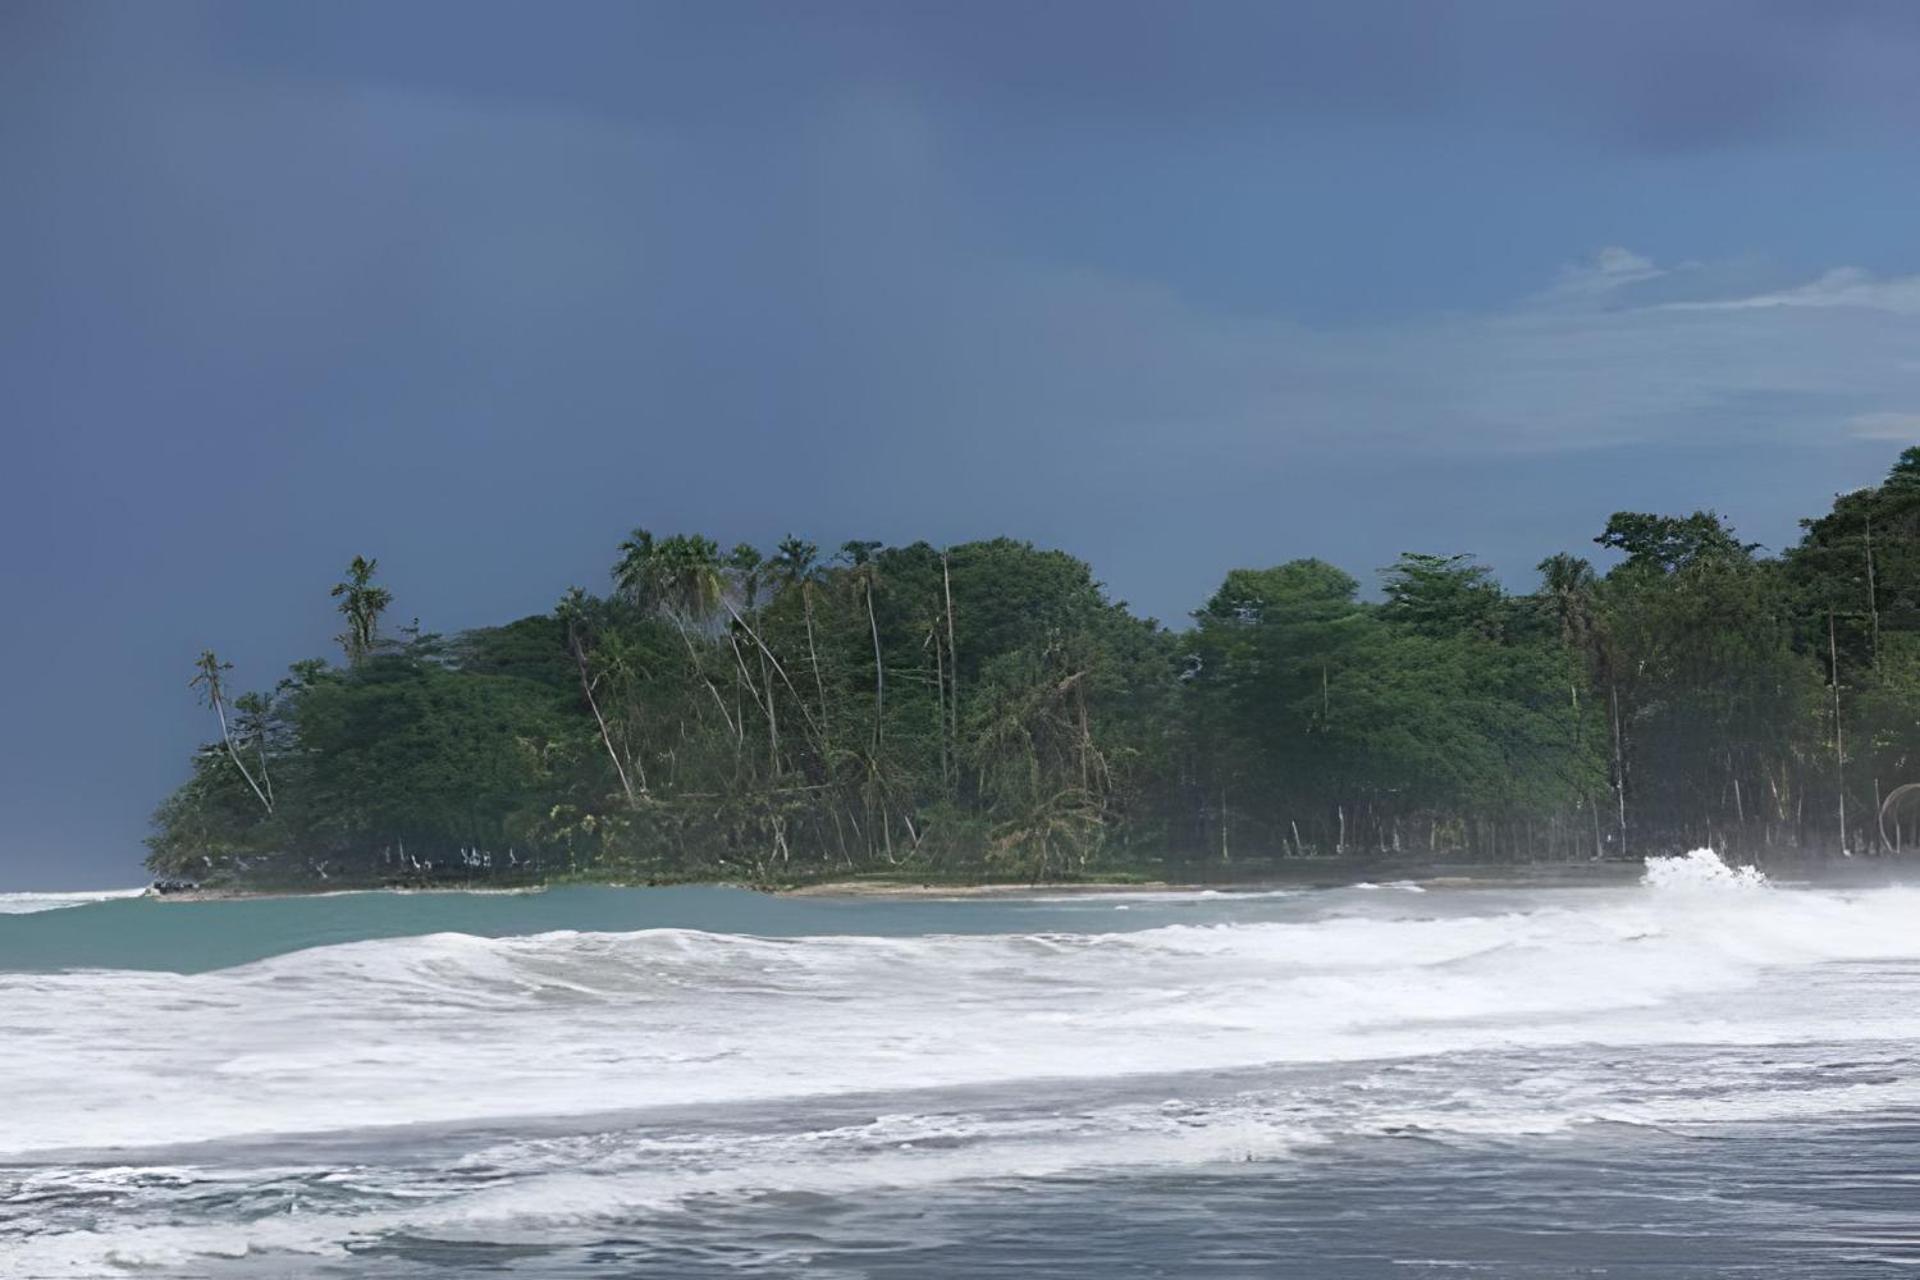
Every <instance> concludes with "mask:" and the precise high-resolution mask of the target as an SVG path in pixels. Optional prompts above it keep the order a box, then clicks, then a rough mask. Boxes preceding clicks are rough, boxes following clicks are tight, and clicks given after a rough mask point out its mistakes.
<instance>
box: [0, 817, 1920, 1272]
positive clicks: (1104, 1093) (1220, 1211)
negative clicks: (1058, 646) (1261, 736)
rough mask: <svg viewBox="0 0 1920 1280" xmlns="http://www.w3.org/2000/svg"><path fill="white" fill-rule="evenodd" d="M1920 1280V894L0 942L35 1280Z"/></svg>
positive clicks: (229, 919)
mask: <svg viewBox="0 0 1920 1280" xmlns="http://www.w3.org/2000/svg"><path fill="white" fill-rule="evenodd" d="M1916 1267H1920V890H1916V889H1914V888H1909V887H1903V886H1901V885H1898V884H1890V883H1888V884H1878V885H1858V884H1856V885H1848V886H1832V885H1828V886H1822V885H1809V884H1794V883H1785V882H1775V883H1769V882H1767V881H1765V880H1764V879H1762V878H1760V877H1757V876H1754V875H1751V874H1739V873H1735V872H1733V871H1730V870H1729V869H1728V868H1727V867H1725V866H1724V865H1722V864H1721V863H1720V862H1719V860H1718V859H1716V858H1714V857H1713V855H1712V854H1710V853H1705V852H1701V853H1696V854H1692V855H1689V856H1688V857H1686V858H1676V859H1664V860H1656V861H1654V862H1651V863H1649V865H1648V868H1647V870H1646V873H1645V875H1644V876H1630V877H1626V878H1622V879H1620V880H1619V881H1618V882H1616V883H1606V884H1580V885H1554V884H1546V885H1538V886H1533V885H1504V886H1502V885H1497V884H1496V885H1481V886H1475V885H1447V886H1425V885H1421V884H1415V883H1410V882H1395V883H1385V884H1365V885H1354V886H1348V887H1344V888H1331V889H1306V888H1298V889H1272V890H1263V891H1242V892H1228V891H1185V892H1167V893H1152V892H1138V893H1111V894H1064V893H1048V892H1044V891H1036V892H1033V893H1029V894H1021V895H1015V896H995V897H986V898H956V899H924V898H914V899H882V898H874V899H858V900H856V899H836V898H777V897H770V896H767V895H762V894H755V893H750V892H747V891H742V890H733V889H720V888H676V889H615V888H567V889H555V890H551V891H548V892H544V893H533V894H502V895H484V894H459V893H435V894H404V895H402V894H340V895H332V896H323V897H302V898H285V899H251V900H234V901H216V902H196V903H166V902H158V901H153V900H150V899H141V898H128V897H124V896H118V897H115V896H107V895H83V894H70V895H30V894H10V895H0V1275H4V1276H8V1277H21V1278H23V1280H26V1278H33V1280H38V1278H39V1277H56V1276H57V1277H73V1276H85V1277H95V1276H126V1275H138V1276H157V1277H173V1276H204V1277H245V1276H271V1277H346V1276H352V1277H374V1278H381V1277H438V1278H441V1280H451V1278H454V1277H467V1276H503V1277H586V1276H596V1277H598V1276H668V1277H683V1276H684V1277H708V1276H713V1277H718V1276H729V1277H760V1276H787V1275H808V1276H825V1277H849V1278H852V1277H902V1278H904V1277H945V1276H954V1277H959V1276H1008V1277H1011V1276H1022V1277H1033V1276H1062V1277H1101V1278H1102V1280H1111V1278H1113V1277H1149V1276H1164V1277H1182V1276H1284V1277H1302V1278H1303V1280H1304V1278H1313V1280H1328V1278H1334V1280H1337V1278H1341V1277H1374V1276H1379V1277H1426V1276H1444V1277H1450V1278H1451V1277H1462V1276H1489V1277H1595V1276H1610V1277H1646V1278H1648V1280H1652V1278H1656V1277H1658V1278H1662V1280H1665V1278H1671V1277H1690V1276H1701V1277H1705V1276H1713V1277H1780V1276H1796V1277H1798V1276H1835V1277H1842V1276H1845V1277H1854V1276H1861V1275H1868V1274H1876V1273H1885V1274H1889V1275H1905V1274H1913V1272H1914V1269H1915V1268H1916Z"/></svg>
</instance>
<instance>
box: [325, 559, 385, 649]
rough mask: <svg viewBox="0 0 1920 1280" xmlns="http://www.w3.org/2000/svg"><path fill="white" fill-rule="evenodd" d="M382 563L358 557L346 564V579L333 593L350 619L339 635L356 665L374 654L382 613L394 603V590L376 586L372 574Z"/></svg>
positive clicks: (336, 584) (335, 585)
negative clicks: (344, 629)
mask: <svg viewBox="0 0 1920 1280" xmlns="http://www.w3.org/2000/svg"><path fill="white" fill-rule="evenodd" d="M379 565H380V562H379V561H378V560H369V559H367V557H365V556H355V557H354V558H353V561H352V563H350V564H349V565H347V579H346V581H345V582H336V583H334V584H333V592H332V595H333V597H334V598H335V599H336V600H339V601H340V612H341V613H343V614H345V615H346V619H347V629H346V631H344V632H343V633H341V635H340V636H339V640H340V644H341V647H342V648H344V649H345V650H346V653H347V661H348V662H349V663H351V664H354V665H358V664H359V663H360V662H361V661H362V660H363V659H365V658H366V657H367V656H368V655H369V654H371V653H372V652H373V649H374V646H375V645H376V644H378V643H379V640H380V615H381V614H382V613H385V612H386V610H387V606H388V605H390V604H392V603H393V592H391V591H389V590H387V589H386V588H385V587H376V586H374V585H373V575H374V573H375V572H376V571H377V570H378V568H379Z"/></svg>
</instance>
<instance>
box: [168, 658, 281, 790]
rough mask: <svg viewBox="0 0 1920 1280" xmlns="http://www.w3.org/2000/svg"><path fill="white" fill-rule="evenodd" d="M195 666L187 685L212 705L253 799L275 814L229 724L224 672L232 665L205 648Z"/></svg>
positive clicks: (229, 756) (223, 740) (222, 737)
mask: <svg viewBox="0 0 1920 1280" xmlns="http://www.w3.org/2000/svg"><path fill="white" fill-rule="evenodd" d="M193 665H194V669H195V670H196V671H198V672H199V674H198V675H196V676H195V677H194V678H193V679H191V680H189V681H187V688H189V689H198V690H200V696H201V698H202V699H204V700H205V702H206V704H207V705H208V706H210V707H212V708H213V714H214V715H216V716H218V717H219V719H220V741H222V742H223V743H225V744H226V747H227V758H228V759H230V760H232V761H233V767H234V768H236V769H238V770H239V771H240V776H241V777H242V778H245V779H246V780H247V786H248V787H250V788H252V790H253V794H254V798H255V799H257V800H259V801H260V804H261V806H262V807H263V808H265V809H266V811H267V812H268V813H272V812H273V801H272V800H271V799H269V798H268V796H267V793H266V792H265V791H264V790H262V789H261V787H260V784H259V783H258V782H256V781H254V777H253V774H252V772H251V771H250V770H249V769H248V768H247V762H246V761H245V760H243V759H241V757H240V749H239V748H238V747H236V746H234V745H233V731H232V730H231V729H229V728H228V727H227V690H226V680H225V677H224V674H223V673H225V672H228V671H231V670H233V664H232V663H231V662H222V661H220V659H219V658H218V657H217V656H216V655H215V654H214V652H213V650H211V649H202V650H201V651H200V660H199V661H198V662H196V663H194V664H193Z"/></svg>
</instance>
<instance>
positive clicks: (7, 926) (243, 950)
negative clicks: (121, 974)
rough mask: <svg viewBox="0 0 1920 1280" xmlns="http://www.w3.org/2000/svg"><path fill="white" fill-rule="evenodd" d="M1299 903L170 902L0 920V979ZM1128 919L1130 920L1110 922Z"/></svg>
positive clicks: (1167, 919) (578, 891)
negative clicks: (470, 946) (381, 950)
mask: <svg viewBox="0 0 1920 1280" xmlns="http://www.w3.org/2000/svg"><path fill="white" fill-rule="evenodd" d="M1301 894H1302V891H1275V892H1274V893H1271V894H1263V893H1224V892H1219V891H1204V890H1201V891H1192V892H1188V893H1183V894H1178V895H1173V896H1166V895H1157V894H1151V893H1138V894H1129V893H1120V894H1118V895H1111V894H1096V895H1087V894H1072V893H1068V894H1047V893H1035V894H1032V895H1025V896H1019V897H1005V898H1002V897H984V898H950V899H939V898H934V899H927V898H912V897H895V898H887V899H884V900H882V899H873V898H854V897H785V896H776V895H773V894H767V893H758V892H755V891H753V890H749V889H736V888H727V887H717V886H709V885H690V886H675V887H669V888H657V889H648V888H614V887H608V886H591V885H583V886H569V887H566V888H558V889H547V890H543V891H539V892H530V893H462V892H457V891H450V892H444V893H380V892H369V893H340V894H315V895H305V896H299V897H285V898H236V899H226V900H211V901H179V900H175V901H167V900H165V899H159V898H129V899H122V900H115V901H106V902H95V903H89V904H87V905H84V906H78V907H67V908H63V909H60V910H52V911H40V912H35V913H32V914H21V915H0V970H16V971H48V970H59V969H82V968H87V969H95V968H97V969H151V970H162V971H166V972H171V973H203V972H206V971H207V970H211V969H224V968H229V967H231V966H234V965H240V964H246V963H249V962H251V961H255V960H264V959H266V958H268V957H270V956H277V955H284V954H286V953H288V952H293V951H304V950H307V949H309V948H313V947H326V946H333V945H337V944H340V943H347V942H366V941H372V940H377V939H382V938H405V937H414V936H418V935H422V934H435V933H460V934H468V935H471V936H474V937H481V938H506V937H515V936H526V935H532V934H540V933H552V932H559V931H575V932H583V933H630V932H635V931H639V930H645V929H669V928H671V929H693V930H702V931H706V932H711V933H732V934H752V935H755V936H758V937H768V938H793V937H825V936H833V935H843V934H868V935H873V936H886V937H900V936H911V935H915V934H931V933H956V934H994V933H1046V932H1051V931H1056V930H1064V931H1068V932H1075V931H1085V930H1087V929H1089V928H1090V927H1097V928H1098V929H1099V930H1101V931H1103V932H1131V931H1135V930H1139V929H1147V928H1153V927H1155V926H1156V925H1163V924H1168V923H1175V922H1182V921H1193V920H1201V919H1204V920H1207V921H1224V920H1231V919H1236V918H1252V917H1256V916H1258V915H1259V914H1260V913H1261V911H1262V909H1263V907H1265V906H1267V905H1270V904H1273V903H1276V902H1277V901H1279V900H1280V899H1281V898H1295V897H1299V896H1301ZM1122 907H1124V908H1125V910H1119V908H1122Z"/></svg>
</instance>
